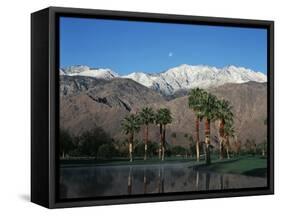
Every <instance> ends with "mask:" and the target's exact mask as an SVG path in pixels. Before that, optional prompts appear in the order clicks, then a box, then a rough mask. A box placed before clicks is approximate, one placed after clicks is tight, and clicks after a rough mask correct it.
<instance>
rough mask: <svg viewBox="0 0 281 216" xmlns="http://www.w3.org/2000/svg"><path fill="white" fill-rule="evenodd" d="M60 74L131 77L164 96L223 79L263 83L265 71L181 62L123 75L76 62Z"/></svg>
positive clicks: (105, 78) (221, 82) (205, 86)
mask: <svg viewBox="0 0 281 216" xmlns="http://www.w3.org/2000/svg"><path fill="white" fill-rule="evenodd" d="M60 75H64V76H84V77H92V78H96V79H102V80H111V79H114V78H123V79H124V78H125V79H131V80H134V81H136V82H137V83H140V84H141V85H143V86H146V87H148V88H150V89H153V90H155V91H157V92H159V93H161V94H163V95H166V96H169V95H173V94H175V93H176V92H178V91H182V90H189V89H192V88H195V87H200V88H205V89H207V88H211V87H218V86H221V85H224V84H226V83H246V82H249V81H254V82H260V83H262V82H266V81H267V77H266V75H265V74H263V73H262V72H256V71H253V70H251V69H247V68H244V67H237V66H233V65H230V66H226V67H223V68H217V67H212V66H206V65H195V66H194V65H187V64H182V65H180V66H178V67H174V68H170V69H168V70H166V71H163V72H160V73H144V72H133V73H130V74H128V75H124V76H121V75H118V73H116V72H114V71H113V70H111V69H108V68H91V67H88V66H85V65H76V66H70V67H66V68H61V69H60Z"/></svg>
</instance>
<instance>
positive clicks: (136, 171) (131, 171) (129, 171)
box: [60, 164, 266, 198]
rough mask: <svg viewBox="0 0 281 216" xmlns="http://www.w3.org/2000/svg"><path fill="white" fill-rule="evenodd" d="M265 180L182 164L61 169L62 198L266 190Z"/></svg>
mask: <svg viewBox="0 0 281 216" xmlns="http://www.w3.org/2000/svg"><path fill="white" fill-rule="evenodd" d="M265 186H266V178H260V177H249V176H243V175H234V174H219V173H212V172H201V171H196V170H193V169H191V168H188V167H186V166H185V165H184V164H173V165H168V164H166V165H164V164H162V165H149V166H148V165H146V166H143V165H135V166H97V167H72V168H71V167H64V168H61V176H60V196H61V198H86V197H96V196H116V195H132V194H152V193H166V192H183V191H200V190H201V191H202V190H218V189H231V188H250V187H265Z"/></svg>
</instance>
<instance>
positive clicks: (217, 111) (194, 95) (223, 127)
mask: <svg viewBox="0 0 281 216" xmlns="http://www.w3.org/2000/svg"><path fill="white" fill-rule="evenodd" d="M188 106H189V107H190V108H191V109H192V110H193V111H194V113H195V140H196V159H197V161H199V160H200V151H199V143H200V137H199V125H200V122H201V121H202V120H205V159H206V164H210V163H211V154H210V147H211V145H210V134H211V131H210V130H211V127H210V126H211V122H216V121H219V145H220V158H221V159H223V158H224V157H225V153H226V154H227V157H228V158H229V139H230V137H233V136H234V127H233V123H234V120H233V113H232V107H231V105H230V103H229V101H227V100H224V99H223V100H219V99H218V98H217V97H216V96H215V95H213V94H211V93H208V92H206V91H205V90H203V89H200V88H195V89H192V90H191V91H190V93H189V97H188Z"/></svg>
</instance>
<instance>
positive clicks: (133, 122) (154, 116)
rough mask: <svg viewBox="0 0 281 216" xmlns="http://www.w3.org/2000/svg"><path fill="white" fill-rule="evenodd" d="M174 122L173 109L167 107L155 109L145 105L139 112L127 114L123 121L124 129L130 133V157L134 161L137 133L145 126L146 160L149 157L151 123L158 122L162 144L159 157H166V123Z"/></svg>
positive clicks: (162, 158)
mask: <svg viewBox="0 0 281 216" xmlns="http://www.w3.org/2000/svg"><path fill="white" fill-rule="evenodd" d="M171 122H172V116H171V111H170V110H169V109H167V108H160V109H158V110H157V111H154V110H153V109H152V107H144V108H142V110H141V111H140V112H139V113H135V114H130V115H128V116H126V117H125V118H124V119H123V121H122V123H121V126H122V130H123V131H124V133H125V134H127V135H128V142H129V157H130V161H131V162H132V161H133V148H134V137H135V134H136V133H138V132H139V131H140V128H141V127H144V130H145V132H144V138H143V140H144V160H146V159H147V145H148V139H149V138H148V133H149V125H152V124H156V125H158V126H159V133H160V144H159V151H158V152H159V159H161V160H164V158H165V147H166V146H165V143H166V125H167V124H170V123H171Z"/></svg>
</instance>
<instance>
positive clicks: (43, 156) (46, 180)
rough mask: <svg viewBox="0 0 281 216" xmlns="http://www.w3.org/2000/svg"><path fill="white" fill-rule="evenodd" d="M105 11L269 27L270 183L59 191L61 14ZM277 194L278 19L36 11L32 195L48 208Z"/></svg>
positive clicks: (125, 17) (120, 16)
mask: <svg viewBox="0 0 281 216" xmlns="http://www.w3.org/2000/svg"><path fill="white" fill-rule="evenodd" d="M60 16H70V17H99V18H104V19H118V20H135V21H147V22H152V21H153V22H165V23H187V24H196V25H206V24H207V25H216V26H236V27H248V28H251V27H253V28H266V29H267V36H268V37H267V38H268V41H267V62H268V65H267V70H268V75H267V76H268V84H267V89H268V91H267V94H268V95H267V96H268V97H267V98H268V101H267V108H268V109H267V110H268V133H267V134H268V143H269V145H268V169H267V170H268V187H266V188H252V189H239V190H219V191H202V192H185V193H172V194H161V195H159V194H158V195H157V194H155V195H134V196H120V197H111V198H110V197H105V198H95V199H71V200H60V199H58V196H57V191H58V188H57V187H58V185H57V182H58V168H57V163H58V156H57V155H58V154H56V152H57V151H58V145H57V141H58V135H57V131H58V125H59V118H58V113H59V112H58V102H59V91H58V89H59V83H58V82H59V77H58V76H59V75H58V73H57V70H58V68H59V55H58V43H59V40H58V35H59V28H58V25H57V23H58V18H59V17H60ZM266 194H274V22H273V21H264V20H248V19H230V18H216V17H202V16H186V15H170V14H156V13H139V12H125V11H109V10H93V9H77V8H62V7H49V8H46V9H43V10H40V11H37V12H35V13H33V14H32V15H31V201H32V202H34V203H37V204H39V205H42V206H45V207H47V208H62V207H75V206H93V205H108V204H125V203H140V202H159V201H172V200H192V199H206V198H220V197H237V196H250V195H266Z"/></svg>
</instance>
